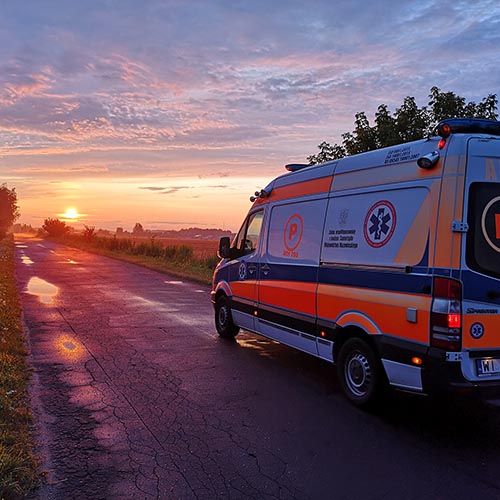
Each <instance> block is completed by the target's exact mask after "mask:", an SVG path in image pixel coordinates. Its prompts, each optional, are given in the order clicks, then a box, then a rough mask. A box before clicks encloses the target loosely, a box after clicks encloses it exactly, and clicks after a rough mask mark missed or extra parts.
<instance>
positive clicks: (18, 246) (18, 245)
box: [16, 243, 28, 248]
mask: <svg viewBox="0 0 500 500" xmlns="http://www.w3.org/2000/svg"><path fill="white" fill-rule="evenodd" d="M16 248H28V245H21V244H20V243H17V244H16Z"/></svg>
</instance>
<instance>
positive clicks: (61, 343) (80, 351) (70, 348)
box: [55, 335, 86, 361]
mask: <svg viewBox="0 0 500 500" xmlns="http://www.w3.org/2000/svg"><path fill="white" fill-rule="evenodd" d="M55 345H56V348H57V350H58V352H59V353H60V354H61V355H62V356H63V357H64V359H65V360H66V361H78V360H79V359H81V358H82V357H84V356H85V353H86V350H85V348H84V347H83V345H82V344H80V343H79V342H78V341H77V340H76V339H75V338H73V337H70V336H69V335H58V336H57V337H56V339H55Z"/></svg>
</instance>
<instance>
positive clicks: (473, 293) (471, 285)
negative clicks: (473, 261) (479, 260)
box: [461, 270, 500, 305]
mask: <svg viewBox="0 0 500 500" xmlns="http://www.w3.org/2000/svg"><path fill="white" fill-rule="evenodd" d="M461 277H462V283H463V295H464V299H465V300H475V301H478V302H487V303H488V302H489V303H491V304H499V305H500V280H499V279H498V278H493V277H490V276H484V275H482V274H479V273H476V272H474V271H465V270H464V271H462V276H461Z"/></svg>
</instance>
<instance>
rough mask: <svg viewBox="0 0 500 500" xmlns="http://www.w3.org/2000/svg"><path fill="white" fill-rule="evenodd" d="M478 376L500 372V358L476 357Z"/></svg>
mask: <svg viewBox="0 0 500 500" xmlns="http://www.w3.org/2000/svg"><path fill="white" fill-rule="evenodd" d="M476 367H477V374H478V376H480V377H481V376H485V375H498V374H500V359H476Z"/></svg>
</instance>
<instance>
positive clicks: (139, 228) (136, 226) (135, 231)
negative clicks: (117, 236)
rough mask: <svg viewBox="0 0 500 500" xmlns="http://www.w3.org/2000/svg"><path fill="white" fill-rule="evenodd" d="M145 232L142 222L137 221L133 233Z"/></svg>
mask: <svg viewBox="0 0 500 500" xmlns="http://www.w3.org/2000/svg"><path fill="white" fill-rule="evenodd" d="M143 233H144V228H143V227H142V224H141V223H140V222H136V223H135V226H134V229H132V234H135V235H136V236H137V235H141V234H143Z"/></svg>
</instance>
